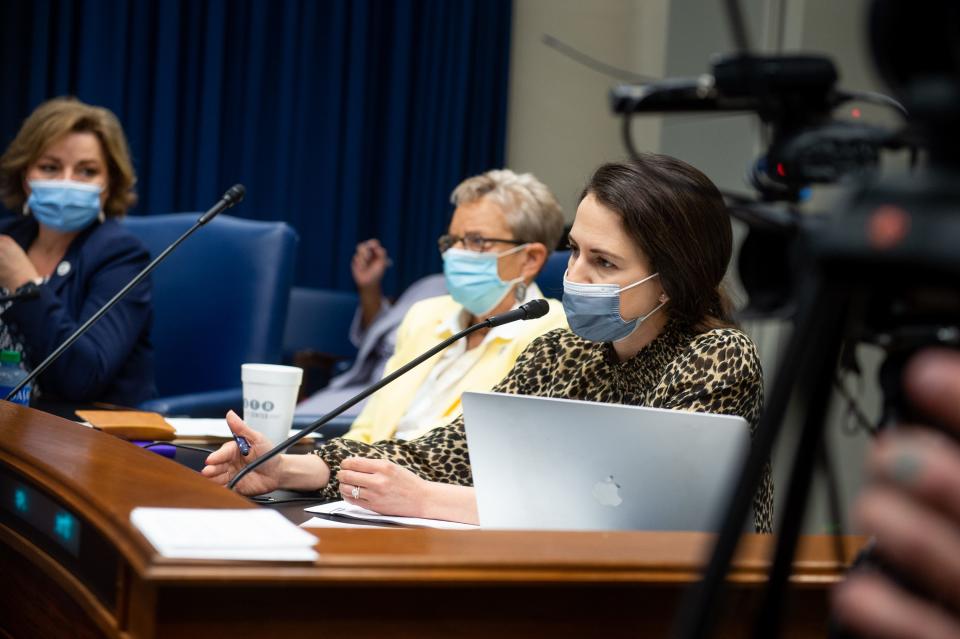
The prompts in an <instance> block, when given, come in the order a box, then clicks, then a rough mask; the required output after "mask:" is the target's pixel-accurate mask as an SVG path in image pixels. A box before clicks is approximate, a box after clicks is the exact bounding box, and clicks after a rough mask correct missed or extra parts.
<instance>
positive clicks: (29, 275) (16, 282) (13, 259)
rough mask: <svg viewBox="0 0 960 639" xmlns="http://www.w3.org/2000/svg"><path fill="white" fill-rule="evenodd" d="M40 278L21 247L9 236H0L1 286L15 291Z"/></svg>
mask: <svg viewBox="0 0 960 639" xmlns="http://www.w3.org/2000/svg"><path fill="white" fill-rule="evenodd" d="M38 277H40V273H38V272H37V269H36V267H35V266H34V265H33V262H31V261H30V258H29V257H27V254H26V253H25V252H24V251H23V249H22V248H20V245H19V244H17V242H16V241H15V240H14V239H13V238H12V237H10V236H9V235H0V286H2V287H4V288H5V289H7V290H8V291H15V290H17V289H18V288H20V287H21V286H23V285H24V284H26V283H27V282H29V281H30V280H35V279H37V278H38Z"/></svg>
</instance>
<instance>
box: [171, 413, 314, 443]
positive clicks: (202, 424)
mask: <svg viewBox="0 0 960 639" xmlns="http://www.w3.org/2000/svg"><path fill="white" fill-rule="evenodd" d="M164 419H166V421H167V423H168V424H170V425H171V426H173V429H174V430H175V431H177V439H191V438H197V439H205V438H212V437H218V438H221V439H230V438H231V437H233V435H231V433H230V427H229V426H227V420H225V419H220V418H216V419H193V418H190V417H166V418H164ZM296 432H299V431H298V430H295V429H291V430H290V435H293V434H294V433H296ZM308 437H317V434H316V433H311V434H310V435H308Z"/></svg>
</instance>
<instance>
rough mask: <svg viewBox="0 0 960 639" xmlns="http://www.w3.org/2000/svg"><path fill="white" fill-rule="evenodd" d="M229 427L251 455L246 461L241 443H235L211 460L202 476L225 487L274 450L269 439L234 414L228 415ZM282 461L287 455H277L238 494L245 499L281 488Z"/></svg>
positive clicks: (239, 487) (239, 486) (240, 486)
mask: <svg viewBox="0 0 960 639" xmlns="http://www.w3.org/2000/svg"><path fill="white" fill-rule="evenodd" d="M227 426H229V427H230V430H231V431H232V432H233V433H234V434H235V435H239V436H241V437H243V438H244V439H246V440H247V443H248V444H250V453H249V454H248V455H247V456H246V457H244V456H243V455H241V454H240V449H239V448H238V447H237V442H236V441H232V440H231V441H229V442H227V443H226V444H224V445H223V446H221V447H220V448H219V449H218V450H215V451H214V452H212V453H210V455H208V456H207V461H206V466H204V468H203V470H202V471H201V473H202V474H203V476H204V477H206V478H208V479H212V480H213V481H215V482H217V483H218V484H221V485H224V486H225V485H227V483H228V482H229V481H230V480H231V479H233V478H234V477H235V476H236V474H237V473H239V472H240V471H241V470H242V469H243V468H244V467H245V466H246V465H247V464H249V463H250V462H252V461H253V460H255V459H256V458H257V457H259V456H260V455H263V454H264V453H266V452H267V451H269V450H270V449H271V448H273V446H272V445H271V444H270V441H269V440H268V439H267V438H266V437H264V436H263V435H261V434H260V433H258V432H257V431H255V430H253V429H252V428H250V427H249V426H247V425H246V424H245V423H244V421H243V420H242V419H240V417H239V416H238V415H237V414H236V413H235V412H233V411H230V412H229V413H227ZM282 457H283V455H277V456H276V457H274V458H273V459H271V460H270V461H268V462H266V463H265V464H263V465H262V466H260V467H259V468H257V469H256V470H255V471H253V472H252V473H250V474H248V475H247V476H246V477H244V478H243V480H242V481H241V482H240V483H239V484H237V487H236V488H237V492H239V493H240V494H241V495H262V494H263V493H269V492H270V491H272V490H276V489H277V488H279V487H280V476H281V472H282V469H281V465H282V463H283V462H282V459H281V458H282Z"/></svg>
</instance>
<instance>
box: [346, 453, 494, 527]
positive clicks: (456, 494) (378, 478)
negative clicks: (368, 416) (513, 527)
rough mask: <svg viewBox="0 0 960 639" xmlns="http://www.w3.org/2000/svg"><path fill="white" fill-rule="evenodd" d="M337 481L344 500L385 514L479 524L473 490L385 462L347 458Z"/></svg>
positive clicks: (382, 460)
mask: <svg viewBox="0 0 960 639" xmlns="http://www.w3.org/2000/svg"><path fill="white" fill-rule="evenodd" d="M337 479H339V480H340V495H341V496H342V497H343V499H344V501H346V502H347V503H349V504H354V505H355V506H362V507H363V508H367V509H369V510H373V511H376V512H378V513H380V514H383V515H393V516H395V517H422V518H424V519H442V520H446V521H459V522H463V523H465V524H476V523H477V519H478V518H477V498H476V494H475V493H474V490H473V488H472V487H469V486H454V485H452V484H441V483H438V482H434V481H427V480H426V479H421V478H420V477H417V476H416V475H415V474H413V473H412V472H411V471H409V470H407V469H406V468H404V467H402V466H399V465H397V464H394V463H393V462H390V461H387V460H385V459H364V458H362V457H349V458H347V459H344V460H343V463H341V464H340V473H339V474H338V475H337ZM354 488H358V489H359V494H358V496H357V498H354V496H353V492H354Z"/></svg>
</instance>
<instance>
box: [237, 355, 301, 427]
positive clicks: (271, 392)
mask: <svg viewBox="0 0 960 639" xmlns="http://www.w3.org/2000/svg"><path fill="white" fill-rule="evenodd" d="M240 379H241V381H242V382H243V421H245V422H246V423H247V425H248V426H250V428H252V429H254V430H255V431H257V432H259V433H261V434H262V435H263V436H264V437H266V438H267V439H268V440H270V443H271V444H274V445H276V444H279V443H280V442H282V441H283V440H284V439H286V438H287V437H289V436H290V428H291V427H292V426H293V411H294V408H295V407H296V405H297V392H298V391H299V390H300V381H301V380H302V379H303V369H302V368H297V367H296V366H279V365H276V364H243V365H241V366H240Z"/></svg>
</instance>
